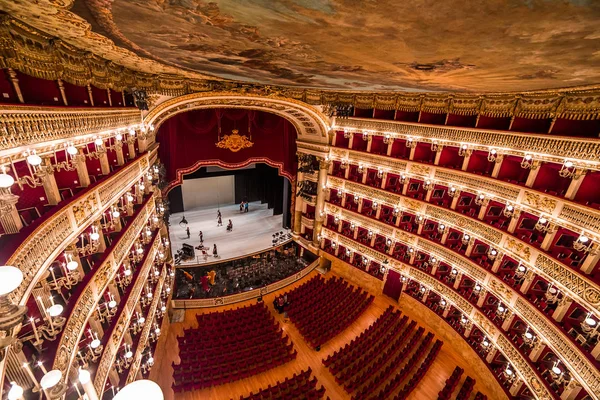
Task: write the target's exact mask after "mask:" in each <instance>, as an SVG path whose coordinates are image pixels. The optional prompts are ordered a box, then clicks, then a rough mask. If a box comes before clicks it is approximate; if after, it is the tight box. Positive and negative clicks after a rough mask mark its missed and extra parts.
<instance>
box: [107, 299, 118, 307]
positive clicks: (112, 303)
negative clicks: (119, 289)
mask: <svg viewBox="0 0 600 400" xmlns="http://www.w3.org/2000/svg"><path fill="white" fill-rule="evenodd" d="M116 306H117V302H116V301H114V300H111V301H109V302H108V307H109V308H115V307H116Z"/></svg>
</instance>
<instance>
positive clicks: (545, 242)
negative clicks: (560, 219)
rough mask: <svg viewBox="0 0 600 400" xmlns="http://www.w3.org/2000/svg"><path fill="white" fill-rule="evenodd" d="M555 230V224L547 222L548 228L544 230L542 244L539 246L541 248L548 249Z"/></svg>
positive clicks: (554, 235) (556, 230)
mask: <svg viewBox="0 0 600 400" xmlns="http://www.w3.org/2000/svg"><path fill="white" fill-rule="evenodd" d="M557 232H558V229H556V226H555V225H554V224H552V223H550V222H548V230H547V231H546V234H545V235H544V240H543V241H542V245H541V246H540V247H541V248H542V250H545V251H548V249H550V246H551V245H552V242H553V241H554V238H555V237H556V233H557Z"/></svg>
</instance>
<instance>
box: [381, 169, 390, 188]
mask: <svg viewBox="0 0 600 400" xmlns="http://www.w3.org/2000/svg"><path fill="white" fill-rule="evenodd" d="M387 177H388V173H387V172H384V173H383V176H382V177H381V188H382V189H385V185H386V184H387Z"/></svg>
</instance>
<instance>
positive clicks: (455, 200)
mask: <svg viewBox="0 0 600 400" xmlns="http://www.w3.org/2000/svg"><path fill="white" fill-rule="evenodd" d="M454 193H455V194H454V197H453V198H452V203H450V209H452V210H456V206H457V205H458V200H460V190H458V189H456V191H455V192H454Z"/></svg>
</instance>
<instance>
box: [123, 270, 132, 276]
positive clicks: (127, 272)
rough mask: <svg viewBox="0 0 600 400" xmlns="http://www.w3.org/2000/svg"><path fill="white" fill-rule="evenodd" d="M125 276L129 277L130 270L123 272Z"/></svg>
mask: <svg viewBox="0 0 600 400" xmlns="http://www.w3.org/2000/svg"><path fill="white" fill-rule="evenodd" d="M123 273H124V274H125V276H129V275H131V270H130V269H126V270H125V272H123Z"/></svg>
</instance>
